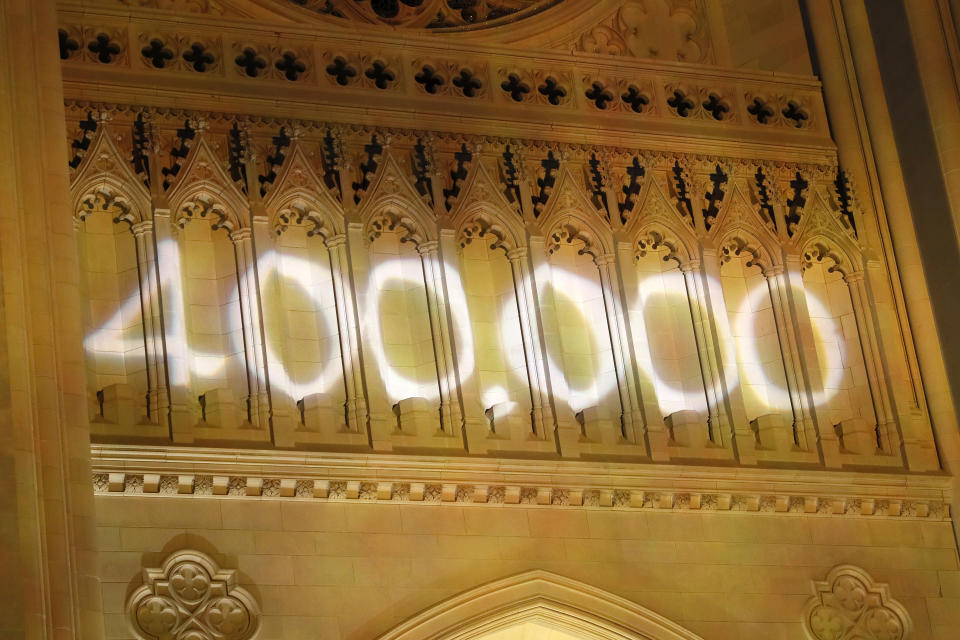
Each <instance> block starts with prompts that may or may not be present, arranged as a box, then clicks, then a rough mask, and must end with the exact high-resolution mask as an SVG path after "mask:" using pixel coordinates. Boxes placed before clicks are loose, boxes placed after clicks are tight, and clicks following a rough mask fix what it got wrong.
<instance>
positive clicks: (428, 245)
mask: <svg viewBox="0 0 960 640" xmlns="http://www.w3.org/2000/svg"><path fill="white" fill-rule="evenodd" d="M439 246H440V243H439V242H437V241H436V240H425V241H424V242H421V243H420V244H418V245H417V251H418V252H419V253H420V255H422V256H424V255H432V254H435V253H437V248H438V247H439Z"/></svg>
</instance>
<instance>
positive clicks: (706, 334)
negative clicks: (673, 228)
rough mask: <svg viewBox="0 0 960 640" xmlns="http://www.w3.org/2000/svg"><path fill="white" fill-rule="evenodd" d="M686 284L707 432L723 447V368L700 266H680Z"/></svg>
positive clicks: (694, 261)
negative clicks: (715, 342) (721, 434)
mask: <svg viewBox="0 0 960 640" xmlns="http://www.w3.org/2000/svg"><path fill="white" fill-rule="evenodd" d="M680 272H681V273H683V283H684V285H685V286H686V288H687V303H688V304H689V305H690V318H691V320H692V321H693V336H694V338H695V340H696V342H697V356H698V358H697V359H698V360H699V361H700V375H701V378H702V379H703V391H704V394H705V395H706V403H707V423H708V424H707V429H708V430H709V437H710V441H711V442H715V443H717V444H719V443H720V442H721V439H720V438H719V435H720V434H719V433H718V431H717V430H718V429H720V424H721V422H722V418H721V414H722V412H723V408H722V406H721V397H722V396H721V395H720V394H722V391H719V393H718V384H717V383H718V379H719V369H718V366H717V358H716V354H715V351H714V348H713V340H712V334H711V331H710V321H709V318H707V317H706V316H707V313H708V309H709V305H708V304H707V302H706V298H705V296H704V288H703V282H702V276H701V274H700V263H699V262H698V261H696V260H691V261H690V262H686V263H684V264H682V265H680Z"/></svg>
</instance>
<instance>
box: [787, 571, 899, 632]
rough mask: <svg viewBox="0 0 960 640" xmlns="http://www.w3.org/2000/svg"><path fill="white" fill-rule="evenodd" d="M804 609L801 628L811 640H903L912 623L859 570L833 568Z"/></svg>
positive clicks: (886, 592) (817, 584)
mask: <svg viewBox="0 0 960 640" xmlns="http://www.w3.org/2000/svg"><path fill="white" fill-rule="evenodd" d="M814 588H815V590H816V595H815V596H814V597H813V599H811V600H810V603H809V604H808V605H807V609H806V613H805V615H804V627H805V628H806V630H807V634H808V636H809V637H810V638H812V639H813V640H905V639H906V638H908V637H909V635H910V630H911V626H912V625H911V623H910V617H909V616H908V615H907V612H906V610H904V608H903V606H902V605H901V604H900V603H899V602H897V601H896V600H894V599H893V598H891V597H890V592H889V589H888V588H887V585H885V584H877V583H876V582H874V581H873V578H871V577H870V575H869V574H868V573H867V572H866V571H864V570H863V569H860V568H858V567H854V566H851V565H840V566H838V567H834V568H833V569H832V570H831V571H830V573H829V574H828V575H827V579H826V580H824V581H823V582H815V583H814Z"/></svg>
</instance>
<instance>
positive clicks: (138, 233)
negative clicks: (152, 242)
mask: <svg viewBox="0 0 960 640" xmlns="http://www.w3.org/2000/svg"><path fill="white" fill-rule="evenodd" d="M130 231H132V232H133V235H134V236H135V237H137V238H140V237H142V236H145V235H148V234H151V233H153V220H141V221H140V222H136V223H134V224H132V225H130Z"/></svg>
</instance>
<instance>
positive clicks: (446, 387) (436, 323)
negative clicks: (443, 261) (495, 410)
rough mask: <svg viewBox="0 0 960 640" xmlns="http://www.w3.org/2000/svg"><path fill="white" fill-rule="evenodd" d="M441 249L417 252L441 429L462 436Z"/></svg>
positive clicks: (428, 245)
mask: <svg viewBox="0 0 960 640" xmlns="http://www.w3.org/2000/svg"><path fill="white" fill-rule="evenodd" d="M438 248H439V243H438V242H437V241H436V240H429V241H426V242H421V243H420V245H419V246H418V247H417V251H418V252H419V253H420V260H421V263H422V264H423V280H424V283H425V284H426V291H427V308H428V310H429V314H430V331H431V333H432V334H433V354H434V358H435V359H436V362H437V379H438V380H439V382H440V426H441V428H442V429H443V431H444V432H445V433H446V434H448V435H451V436H452V435H462V428H463V416H462V412H461V409H460V402H459V399H458V396H457V375H456V371H455V365H454V357H453V347H452V344H453V343H452V340H451V339H450V333H451V330H450V322H449V316H448V312H447V296H446V292H445V289H444V286H443V272H442V268H441V266H440V255H439V251H438Z"/></svg>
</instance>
